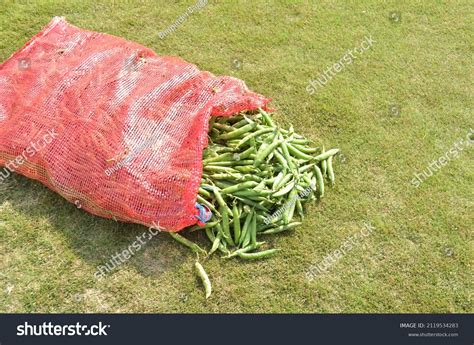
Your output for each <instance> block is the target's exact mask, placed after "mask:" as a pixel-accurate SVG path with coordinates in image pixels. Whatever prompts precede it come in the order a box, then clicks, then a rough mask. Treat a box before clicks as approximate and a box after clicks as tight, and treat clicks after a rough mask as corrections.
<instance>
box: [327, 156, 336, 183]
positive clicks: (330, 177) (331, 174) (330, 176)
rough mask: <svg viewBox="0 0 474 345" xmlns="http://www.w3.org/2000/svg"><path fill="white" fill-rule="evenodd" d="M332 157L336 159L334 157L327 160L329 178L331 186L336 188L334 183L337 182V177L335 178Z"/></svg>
mask: <svg viewBox="0 0 474 345" xmlns="http://www.w3.org/2000/svg"><path fill="white" fill-rule="evenodd" d="M332 157H334V156H330V157H329V158H328V160H327V162H328V177H329V181H331V184H332V185H333V186H334V183H335V182H336V181H335V177H334V169H333V167H332Z"/></svg>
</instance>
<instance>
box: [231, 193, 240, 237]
mask: <svg viewBox="0 0 474 345" xmlns="http://www.w3.org/2000/svg"><path fill="white" fill-rule="evenodd" d="M232 217H233V219H234V224H233V225H234V242H235V243H239V240H240V219H239V218H240V217H239V209H238V207H237V204H236V203H235V202H234V204H233V205H232Z"/></svg>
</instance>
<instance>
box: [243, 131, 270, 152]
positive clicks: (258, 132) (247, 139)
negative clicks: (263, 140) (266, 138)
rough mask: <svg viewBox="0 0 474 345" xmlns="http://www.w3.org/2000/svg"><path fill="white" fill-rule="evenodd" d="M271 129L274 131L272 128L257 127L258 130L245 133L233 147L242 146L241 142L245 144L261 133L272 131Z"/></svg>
mask: <svg viewBox="0 0 474 345" xmlns="http://www.w3.org/2000/svg"><path fill="white" fill-rule="evenodd" d="M272 131H274V128H262V129H259V130H258V131H256V132H253V133H250V134H248V135H246V136H245V137H243V138H242V139H241V140H240V141H239V143H238V144H237V145H236V146H235V147H236V148H238V147H240V146H242V145H243V144H245V143H246V142H247V141H249V140H250V139H252V138H256V137H258V136H260V135H262V134H265V133H269V132H272Z"/></svg>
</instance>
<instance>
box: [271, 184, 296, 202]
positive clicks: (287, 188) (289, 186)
mask: <svg viewBox="0 0 474 345" xmlns="http://www.w3.org/2000/svg"><path fill="white" fill-rule="evenodd" d="M295 184H296V181H292V182H290V183H288V184H287V185H286V186H285V187H283V188H282V189H280V190H279V191H278V192H276V193H273V195H272V197H274V198H276V197H280V196H283V195H285V194H287V193H289V192H290V191H291V190H292V189H293V188H294V187H295Z"/></svg>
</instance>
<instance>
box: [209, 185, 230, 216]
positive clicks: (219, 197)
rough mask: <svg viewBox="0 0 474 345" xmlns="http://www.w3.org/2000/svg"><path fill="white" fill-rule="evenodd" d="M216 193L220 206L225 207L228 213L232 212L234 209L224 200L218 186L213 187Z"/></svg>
mask: <svg viewBox="0 0 474 345" xmlns="http://www.w3.org/2000/svg"><path fill="white" fill-rule="evenodd" d="M213 192H214V195H215V196H216V200H217V203H218V204H219V206H220V207H222V208H225V209H226V210H227V213H228V214H229V213H232V210H231V209H230V208H229V206H227V204H226V202H225V201H224V198H223V197H222V194H221V193H220V192H219V190H218V189H217V188H213Z"/></svg>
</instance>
